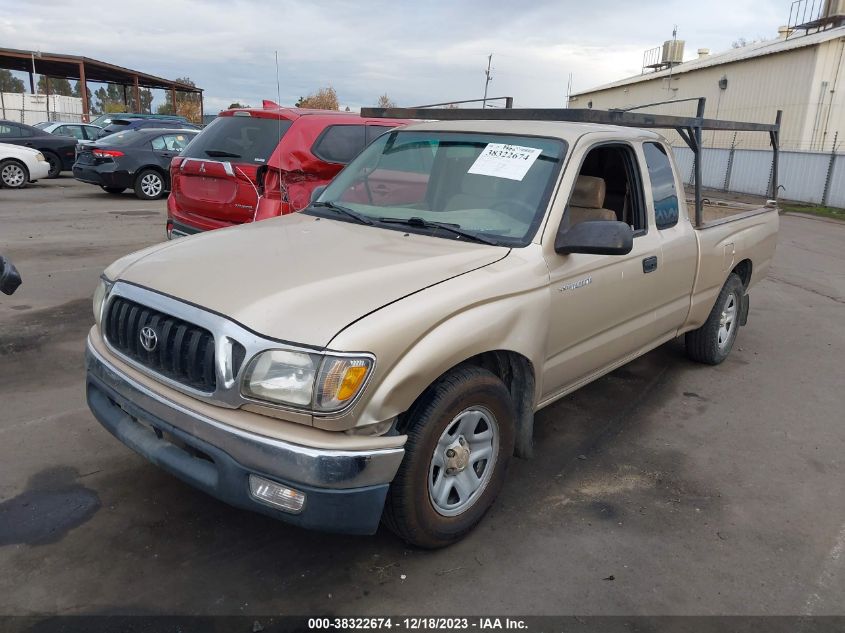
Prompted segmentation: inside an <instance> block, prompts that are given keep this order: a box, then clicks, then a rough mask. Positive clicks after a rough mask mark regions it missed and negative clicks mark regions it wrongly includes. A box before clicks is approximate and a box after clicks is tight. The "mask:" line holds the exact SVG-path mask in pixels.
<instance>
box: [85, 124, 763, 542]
mask: <svg viewBox="0 0 845 633" xmlns="http://www.w3.org/2000/svg"><path fill="white" fill-rule="evenodd" d="M453 114H454V113H452V112H448V114H447V115H448V116H452V115H453ZM592 114H593V115H594V116H598V115H597V111H592ZM447 115H444V116H447ZM536 115H537V116H543V115H544V112H543V111H537V112H536ZM604 115H605V119H606V120H608V121H614V122H617V121H619V120H620V119H621V118H622V117H621V116H619V114H618V113H611V112H605V113H604ZM515 116H516V117H518V116H525V115H524V114H522V113H519V114H517V115H515ZM650 116H651V115H650ZM535 118H536V117H535ZM666 119H667V120H670V119H671V121H672V123H667V125H677V124H676V123H675V121H676V120H677V119H678V117H666ZM636 120H637V121H640V120H642V119H636ZM690 121H693V122H695V121H698V120H693V119H690ZM650 123H651V124H656V118H655V117H651V119H650ZM691 124H692V123H691ZM738 125H741V124H738ZM773 138H776V136H773ZM206 147H211V146H206ZM214 149H218V148H214ZM219 149H220V150H224V149H225V151H232V152H233V153H234V150H233V149H232V150H229V149H227V148H219ZM183 162H184V161H183ZM200 164H204V163H200ZM406 174H408V175H411V176H413V178H405V175H406ZM684 180H685V174H684V173H682V172H681V171H680V170H679V169H678V166H677V164H676V163H675V161H674V159H673V156H672V149H671V147H670V146H669V145H668V143H667V142H666V141H665V139H664V138H663V137H661V136H660V135H658V134H656V133H654V132H652V131H648V130H643V129H629V128H623V127H618V126H614V125H602V124H583V123H566V122H557V121H538V120H530V121H529V120H499V121H496V120H493V121H460V120H457V121H439V122H430V123H420V124H414V125H410V126H408V127H406V128H405V129H400V130H396V131H390V132H388V133H386V134H383V135H382V136H380V137H379V138H378V139H376V140H375V141H374V142H373V143H372V144H371V145H369V146H368V147H367V148H366V149H364V151H363V152H362V153H361V154H359V155H358V156H357V157H356V158H355V159H354V160H352V162H351V163H350V164H349V165H348V166H347V167H346V168H345V169H344V170H343V171H342V172H341V173H340V174H339V175H338V176H336V177H335V178H334V180H333V181H332V182H331V184H329V185H328V188H326V189H325V190H324V191H323V192H322V193H321V194H320V195H319V196H318V197H317V198H316V200H315V201H314V202H313V203H312V204H311V205H310V206H309V207H308V208H306V209H305V210H303V211H301V212H299V213H293V214H289V215H286V216H283V217H280V218H273V219H270V220H267V221H264V222H257V223H254V224H248V225H244V226H240V227H235V228H230V229H227V230H224V231H215V232H212V233H210V234H208V235H204V236H203V237H202V239H186V240H182V241H181V242H177V243H175V244H174V243H165V244H162V245H158V246H154V247H152V248H147V249H145V250H143V251H140V252H138V253H136V254H134V255H128V256H126V257H123V258H122V259H120V260H118V261H117V262H115V263H114V264H112V265H111V266H110V267H109V268H107V269H106V271H105V273H104V275H103V277H102V279H101V282H100V285H99V287H98V289H97V292H96V295H95V301H94V317H95V321H96V325H95V326H94V327H93V329H92V330H91V332H90V334H89V337H88V343H87V368H88V379H87V389H88V404H89V406H90V407H91V410H92V411H93V413H94V415H95V416H96V417H97V419H98V420H99V421H100V422H101V423H102V424H103V426H105V427H106V428H107V429H108V430H109V431H110V432H111V433H113V434H114V435H115V436H116V437H117V438H118V439H119V440H120V441H122V442H124V443H125V444H126V445H127V446H129V447H130V448H132V449H133V450H134V451H136V452H138V453H140V454H141V455H144V456H146V457H147V458H148V459H150V460H151V461H152V462H153V463H155V464H157V465H159V466H161V467H162V468H164V469H166V470H168V471H169V472H171V473H172V474H174V475H176V476H177V477H180V478H181V479H183V480H185V481H186V482H188V483H190V484H191V485H193V486H195V487H197V488H199V489H201V490H203V491H205V492H207V493H209V494H211V495H214V496H216V497H218V498H220V499H222V500H224V501H226V502H228V503H230V504H233V505H236V506H239V507H242V508H249V509H252V510H255V511H258V512H262V513H265V514H268V515H271V516H275V517H277V518H279V519H283V520H285V521H289V522H291V523H294V524H297V525H300V526H303V527H307V528H317V529H323V530H329V531H341V532H352V533H359V534H372V533H374V532H375V530H376V528H377V527H378V524H379V520H380V519H382V518H383V520H384V523H385V524H386V525H387V526H388V527H389V528H390V529H392V530H393V531H395V532H396V533H397V534H398V535H399V536H400V537H401V538H403V539H404V540H405V541H407V542H409V543H412V544H414V545H417V546H422V547H429V548H434V547H442V546H445V545H448V544H450V543H453V542H455V541H457V540H458V539H460V538H462V537H463V536H464V535H466V534H467V533H468V532H469V531H470V530H471V529H472V528H473V527H474V526H475V525H476V524H478V522H479V521H481V519H482V517H483V516H484V514H485V512H486V511H487V510H488V509H489V508H490V506H491V505H492V503H493V501H494V499H495V498H496V496H497V494H498V493H499V491H500V489H501V488H502V485H503V483H504V481H505V475H506V471H507V468H508V463H509V462H510V460H511V457H512V455H514V454H515V455H517V456H521V457H528V456H530V454H531V448H532V433H533V420H534V413H535V412H536V411H538V410H540V409H542V408H543V407H546V406H547V405H549V404H551V403H553V402H555V401H557V400H558V399H560V398H562V397H563V396H565V395H566V394H568V393H570V392H572V391H574V390H576V389H578V388H580V387H582V386H583V385H586V384H587V383H589V382H591V381H593V380H595V379H597V378H598V377H600V376H602V375H603V374H606V373H608V372H610V371H612V370H614V369H616V368H618V367H620V366H622V365H624V364H625V363H627V362H628V361H631V360H633V359H634V358H636V357H638V356H640V355H642V354H644V353H646V352H647V351H649V350H651V349H653V348H655V347H657V346H659V345H661V344H663V343H666V342H667V341H671V340H673V339H675V338H676V337H678V336H680V335H685V336H686V348H687V354H688V356H689V357H690V358H691V359H692V360H694V361H698V362H701V363H705V364H718V363H720V362H722V361H723V360H725V358H726V357H727V356H728V354H729V353H730V351H731V349H732V347H733V345H734V342H735V341H736V338H737V332H738V330H739V327H740V326H741V325H743V324H744V323H745V319H746V318H747V315H748V308H749V298H748V294H747V293H748V291H749V289H751V288H753V287H754V285H755V284H756V283H757V282H759V281H760V280H762V279H765V277H766V273H767V271H768V270H769V267H770V264H771V261H772V257H773V254H774V251H775V245H776V243H777V233H778V211H777V208H775V207H771V208H770V207H769V206H768V205H767V206H764V207H760V208H756V207H752V206H750V205H738V204H735V205H730V204H727V205H724V206H722V205H719V206H715V207H713V209H712V210H711V209H708V208H704V209H703V213H702V215H703V218H704V220H705V222H700V221H697V223H696V224H695V225H693V223H692V222H691V220H690V218H689V215H688V210H687V206H686V202H685V195H684ZM198 182H202V181H198ZM212 182H213V181H212ZM409 183H410V185H409ZM775 187H776V181H775ZM697 202H699V203H702V202H703V201H701V200H700V199H699V200H698V201H697ZM711 217H712V218H715V221H712V222H709V223H707V222H706V220H707V219H708V218H711Z"/></svg>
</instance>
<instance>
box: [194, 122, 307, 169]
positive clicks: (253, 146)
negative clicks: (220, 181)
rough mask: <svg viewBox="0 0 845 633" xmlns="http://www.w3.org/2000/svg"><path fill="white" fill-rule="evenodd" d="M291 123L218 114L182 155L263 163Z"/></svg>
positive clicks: (236, 161)
mask: <svg viewBox="0 0 845 633" xmlns="http://www.w3.org/2000/svg"><path fill="white" fill-rule="evenodd" d="M290 126H291V122H290V121H288V120H287V119H265V118H258V117H246V116H221V117H217V118H216V119H214V121H212V122H211V123H210V124H209V125H208V127H206V128H205V129H204V130H203V131H202V132H201V133H200V134H198V135H197V136H196V138H194V140H193V141H191V142H190V144H189V145H188V147H186V148H185V150H184V151H183V152H182V157H183V158H204V159H208V158H211V159H218V160H228V161H232V162H235V163H257V164H263V163H265V162H267V159H268V158H269V157H270V154H272V153H273V150H275V149H276V146H277V145H278V144H279V141H280V140H281V138H282V136H284V134H285V132H286V131H287V130H288V128H289V127H290Z"/></svg>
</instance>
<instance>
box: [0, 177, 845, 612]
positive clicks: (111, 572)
mask: <svg viewBox="0 0 845 633" xmlns="http://www.w3.org/2000/svg"><path fill="white" fill-rule="evenodd" d="M164 218H165V204H164V201H156V202H144V201H140V200H137V199H136V198H134V197H133V196H132V195H130V194H128V193H127V194H123V195H120V196H113V195H109V194H107V193H104V192H103V191H101V190H100V189H99V188H96V187H92V186H90V185H84V184H82V183H78V182H76V181H74V180H72V179H71V178H68V177H63V178H60V179H58V180H53V181H42V182H39V183H38V184H37V185H35V186H33V187H30V188H28V189H24V190H20V191H11V190H0V253H2V254H4V255H6V256H9V257H11V258H12V260H13V261H14V262H15V263H16V264H17V266H18V267H19V268H20V270H21V273H22V275H23V279H24V284H23V286H22V287H21V288H20V289H19V291H18V293H17V294H15V295H14V296H13V297H6V296H2V298H0V404H2V406H0V569H2V570H3V573H0V614H6V615H9V614H15V615H30V614H116V613H120V614H147V615H151V614H210V615H214V614H232V615H240V614H250V613H262V614H268V613H273V614H300V615H301V614H316V613H319V614H371V615H385V614H390V615H399V614H443V615H457V614H476V615H478V614H491V613H493V614H502V615H507V614H523V615H525V614H561V613H578V614H582V615H589V614H602V615H614V614H625V615H670V614H674V615H689V614H748V615H757V614H767V615H777V614H790V615H805V614H816V615H820V614H842V613H843V609H845V607H843V605H845V553H843V552H845V495H843V490H845V468H844V466H845V412H844V410H845V407H844V406H843V405H845V389H843V384H845V382H843V375H845V370H843V359H845V329H843V325H845V224H842V223H837V222H835V221H825V220H820V219H814V218H805V217H796V216H783V217H782V218H781V237H780V243H779V247H778V252H777V256H776V261H775V265H774V267H773V268H772V270H771V272H770V274H769V276H768V278H767V279H766V280H765V281H763V282H761V283H760V284H759V285H758V286H757V287H756V288H755V289H754V291H753V292H752V300H751V313H750V319H749V324H748V326H747V327H745V328H743V329H742V330H741V332H740V334H739V338H738V340H737V343H736V347H735V349H734V352H733V353H732V355H731V356H730V358H729V359H728V360H727V361H726V362H725V363H724V364H723V365H721V366H718V367H705V366H701V365H696V364H694V363H692V362H690V361H688V360H687V359H686V357H685V356H684V353H683V347H682V344H680V343H679V342H673V343H669V344H667V345H664V346H663V347H661V348H659V349H657V350H655V351H654V352H652V353H650V354H648V355H646V356H645V357H643V358H641V359H638V360H637V361H635V362H633V363H631V364H629V365H627V366H626V367H623V368H622V369H620V370H618V371H616V372H614V373H612V374H610V375H608V376H606V377H604V378H602V379H600V380H598V381H596V382H594V383H593V384H591V385H589V386H587V387H585V388H584V389H581V390H580V391H578V392H576V393H575V394H573V395H571V396H569V397H567V398H565V399H563V400H561V401H559V402H558V403H556V404H555V405H553V406H551V407H549V408H547V409H545V410H544V411H542V412H541V413H540V414H539V415H538V417H537V424H536V447H537V450H536V457H535V458H534V459H533V460H531V461H523V460H516V461H515V462H514V464H513V466H512V469H511V471H510V472H509V475H508V481H507V483H506V486H505V489H504V492H503V494H502V496H501V497H500V499H499V500H498V502H497V503H496V505H495V506H494V507H493V509H492V510H491V511H490V513H489V514H488V516H487V517H486V519H485V520H484V522H483V523H482V525H481V526H480V527H479V528H478V529H477V530H475V531H474V532H473V533H472V534H470V535H469V537H468V538H466V539H465V540H464V541H462V542H461V543H459V544H457V545H455V546H453V547H450V548H448V549H445V550H441V551H436V552H430V551H422V550H417V549H413V548H409V547H407V546H405V545H404V544H403V543H402V542H400V541H399V540H398V539H396V538H395V537H394V536H393V535H392V534H391V533H389V532H388V531H386V530H380V531H379V533H378V534H377V535H376V536H373V537H350V536H337V535H331V534H320V533H314V532H306V531H303V530H300V529H298V528H294V527H291V526H288V525H285V524H282V523H279V522H276V521H274V520H272V519H269V518H267V517H263V516H259V515H256V514H252V513H249V512H246V511H242V510H237V509H234V508H230V507H228V506H226V505H224V504H223V503H221V502H218V501H216V500H215V499H213V498H210V497H208V496H206V495H204V494H202V493H200V492H198V491H196V490H194V489H193V488H191V487H189V486H187V485H185V484H183V483H181V482H179V481H178V480H176V479H175V478H173V477H171V476H170V475H168V474H166V473H164V472H163V471H161V470H159V469H158V468H156V467H155V466H153V465H152V464H150V463H148V462H147V461H145V460H144V459H142V458H141V457H139V456H137V455H135V454H134V453H132V452H131V451H130V450H129V449H127V448H126V447H125V446H123V445H122V444H120V443H119V442H118V441H117V440H116V439H114V438H113V437H112V436H111V435H109V433H107V432H106V431H105V430H104V429H103V428H101V427H100V425H99V424H98V423H97V422H96V421H95V420H94V418H93V417H92V415H91V414H90V413H89V411H88V408H87V406H86V404H85V395H84V367H83V349H84V338H85V334H86V332H87V330H88V328H89V327H90V325H91V323H92V321H93V319H92V315H91V301H90V297H91V293H92V291H93V289H94V285H95V283H96V280H97V277H98V276H99V274H100V273H101V271H102V270H103V269H104V268H105V267H106V266H107V265H108V264H109V263H110V262H111V261H113V260H114V259H116V258H118V257H119V256H121V255H123V254H125V253H128V252H130V251H132V250H136V249H138V248H142V247H144V246H147V245H149V244H152V243H155V242H157V241H161V240H162V239H164ZM273 274H278V273H273ZM268 283H271V280H270V279H268Z"/></svg>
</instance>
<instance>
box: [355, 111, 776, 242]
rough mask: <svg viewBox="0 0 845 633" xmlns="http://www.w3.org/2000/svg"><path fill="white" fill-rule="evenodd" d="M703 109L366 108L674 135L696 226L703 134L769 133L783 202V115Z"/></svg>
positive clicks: (385, 114)
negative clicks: (688, 176)
mask: <svg viewBox="0 0 845 633" xmlns="http://www.w3.org/2000/svg"><path fill="white" fill-rule="evenodd" d="M696 101H698V108H697V112H696V115H695V116H694V117H687V116H674V115H665V114H644V113H641V112H632V111H631V110H636V109H638V108H631V109H628V110H584V109H572V108H499V109H488V108H483V109H482V108H362V109H361V116H362V117H378V118H389V119H422V120H438V121H565V122H568V123H598V124H602V125H619V126H622V127H634V128H645V129H664V130H667V129H669V130H675V131H676V132H677V133H678V134H679V135H680V136H681V138H682V139H683V140H684V142H685V143H686V144H687V145H688V146H689V148H690V149H691V150H692V152H693V155H694V160H695V171H694V173H695V176H694V177H695V224H696V226H702V225H703V220H704V218H703V216H704V205H703V203H702V197H701V179H702V177H701V151H702V150H703V149H704V148H703V147H702V140H701V139H702V133H703V132H704V131H705V130H708V131H709V130H715V131H721V132H768V133H769V139H770V142H771V145H772V152H773V159H772V182H771V190H770V195H771V197H772V199H774V200H777V197H778V161H779V159H780V127H781V119H782V117H783V111H782V110H778V112H777V116H776V117H775V122H774V124H770V123H746V122H742V121H724V120H721V119H706V118H704V107H705V105H706V103H707V99H706V98H705V97H700V98H698V99H696ZM671 103H677V101H664V102H660V103H651V104H648V106H640V108H643V107H651V106H658V105H667V104H671Z"/></svg>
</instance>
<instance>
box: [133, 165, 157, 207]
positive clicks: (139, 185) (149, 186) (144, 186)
mask: <svg viewBox="0 0 845 633" xmlns="http://www.w3.org/2000/svg"><path fill="white" fill-rule="evenodd" d="M163 193H164V177H163V176H162V175H161V174H160V173H159V172H157V171H156V170H154V169H145V170H144V171H142V172H141V173H140V174H138V177H137V178H136V179H135V195H136V196H138V197H139V198H140V199H141V200H157V199H158V198H161V196H162V194H163Z"/></svg>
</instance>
